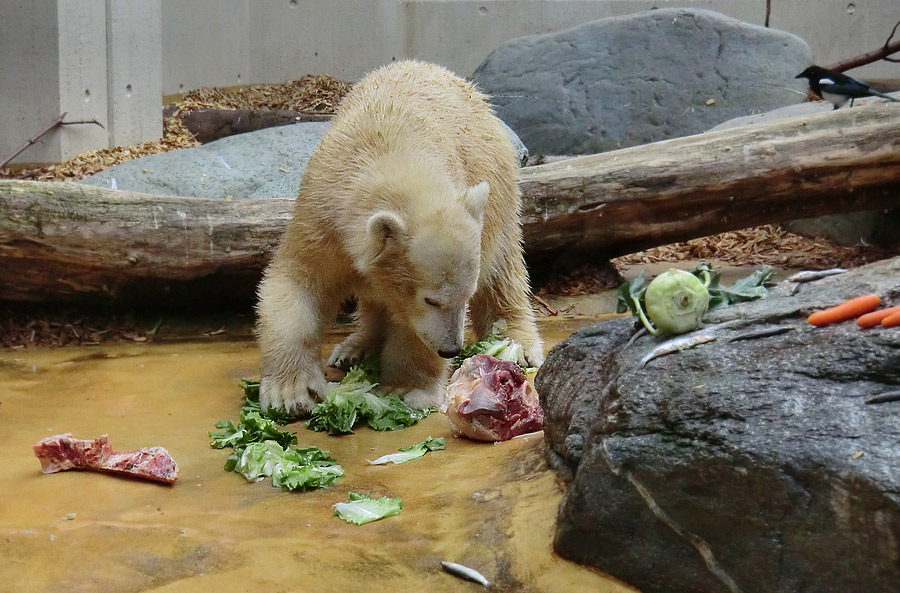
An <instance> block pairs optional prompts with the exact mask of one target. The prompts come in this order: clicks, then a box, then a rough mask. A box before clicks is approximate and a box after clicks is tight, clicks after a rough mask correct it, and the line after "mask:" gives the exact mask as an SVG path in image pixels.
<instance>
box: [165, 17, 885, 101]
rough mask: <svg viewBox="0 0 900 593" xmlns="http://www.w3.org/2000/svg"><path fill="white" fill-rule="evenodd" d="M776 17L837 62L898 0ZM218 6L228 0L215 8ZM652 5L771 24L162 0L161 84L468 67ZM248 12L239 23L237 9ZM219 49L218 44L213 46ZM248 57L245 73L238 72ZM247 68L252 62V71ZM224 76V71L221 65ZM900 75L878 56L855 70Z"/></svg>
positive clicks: (168, 89)
mask: <svg viewBox="0 0 900 593" xmlns="http://www.w3.org/2000/svg"><path fill="white" fill-rule="evenodd" d="M772 4H773V6H772V13H771V16H770V26H771V27H773V28H777V29H782V30H784V31H788V32H791V33H794V34H796V35H798V36H800V37H802V38H803V39H805V40H806V41H807V42H808V43H809V44H810V46H811V47H812V49H813V54H814V55H815V56H816V60H817V62H819V63H821V64H830V63H833V62H836V61H838V60H841V59H845V58H847V57H851V56H855V55H858V54H861V53H864V52H866V51H870V50H872V49H875V48H877V47H880V46H881V45H882V44H883V43H884V41H885V39H886V38H887V36H888V34H889V33H890V30H891V27H892V26H893V24H894V23H895V22H897V21H898V20H900V0H856V1H855V2H854V1H853V0H772ZM211 5H218V8H213V6H211ZM654 7H657V8H663V7H693V8H706V9H710V10H716V11H718V12H721V13H723V14H726V15H729V16H732V17H734V18H737V19H740V20H743V21H746V22H750V23H754V24H758V25H762V24H764V22H765V11H766V2H765V0H340V1H335V0H222V1H221V2H212V1H210V0H163V29H164V37H165V39H166V43H165V46H164V54H165V55H164V64H165V70H164V72H163V89H164V92H165V93H166V94H175V93H179V92H182V91H184V90H190V89H192V88H196V87H199V86H203V85H210V84H211V85H217V86H228V85H234V84H244V83H249V82H282V81H286V80H293V79H296V78H297V77H299V76H302V75H303V74H309V73H327V74H331V75H333V76H337V77H339V78H343V79H346V80H357V79H359V78H360V77H361V76H362V75H363V74H365V73H366V72H368V71H369V70H372V69H373V68H376V67H378V66H380V65H382V64H385V63H388V62H390V61H392V60H396V59H402V58H408V57H416V58H420V59H424V60H429V61H434V62H437V63H440V64H443V65H444V66H447V67H448V68H450V69H452V70H454V71H456V72H458V73H459V74H462V75H466V76H467V75H469V74H471V73H472V71H473V70H474V69H475V68H476V67H477V66H478V64H480V63H481V61H482V60H483V59H484V57H485V56H486V55H487V54H488V53H490V52H491V51H492V50H494V49H496V48H497V47H498V46H499V45H501V44H502V43H503V42H504V41H506V40H508V39H511V38H514V37H518V36H521V35H531V34H535V33H543V32H548V31H558V30H560V29H564V28H566V27H571V26H574V25H578V24H581V23H584V22H587V21H590V20H593V19H598V18H604V17H608V16H618V15H624V14H630V13H634V12H639V11H643V10H650V9H652V8H654ZM235 15H240V17H239V18H241V19H243V21H242V22H243V25H244V27H243V28H241V23H239V22H235V21H236V20H237V17H236V16H235ZM212 48H216V49H212ZM245 63H246V64H247V68H248V70H245V71H244V72H243V73H242V74H243V76H242V77H241V78H240V81H238V77H237V74H238V72H237V71H238V70H239V69H243V68H244V64H245ZM247 72H251V73H252V74H250V75H249V78H248V74H247ZM220 74H221V75H220ZM854 74H857V75H859V76H863V77H872V78H900V67H898V66H897V65H895V64H889V63H887V62H880V63H877V64H873V65H870V66H866V67H864V68H861V69H858V70H856V71H854Z"/></svg>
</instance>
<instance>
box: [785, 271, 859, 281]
mask: <svg viewBox="0 0 900 593" xmlns="http://www.w3.org/2000/svg"><path fill="white" fill-rule="evenodd" d="M846 271H847V270H845V269H844V268H831V269H830V270H804V271H802V272H797V273H796V274H794V275H793V276H790V277H789V278H788V279H787V280H788V282H814V281H816V280H821V279H822V278H828V277H829V276H837V275H838V274H843V273H844V272H846Z"/></svg>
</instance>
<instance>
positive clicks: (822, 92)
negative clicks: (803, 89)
mask: <svg viewBox="0 0 900 593" xmlns="http://www.w3.org/2000/svg"><path fill="white" fill-rule="evenodd" d="M794 78H805V79H807V80H808V81H809V88H811V89H812V92H814V93H815V94H817V95H819V96H820V97H822V98H823V99H825V100H826V101H828V102H829V103H831V104H832V105H834V108H835V109H837V108H839V107H842V106H843V105H844V104H845V103H846V102H847V101H848V100H849V101H850V107H853V101H854V99H859V98H860V97H882V98H884V99H887V100H888V101H894V102H898V100H897V99H895V98H894V97H891V96H890V95H885V94H884V93H879V92H878V91H873V90H872V89H870V88H869V85H867V84H866V83H864V82H861V81H859V80H856V79H855V78H850V77H849V76H847V75H846V74H841V73H840V72H834V71H832V70H826V69H825V68H822V67H820V66H810V67H809V68H807V69H806V70H804V71H803V72H801V73H800V74H798V75H797V76H795V77H794Z"/></svg>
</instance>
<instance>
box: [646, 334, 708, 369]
mask: <svg viewBox="0 0 900 593" xmlns="http://www.w3.org/2000/svg"><path fill="white" fill-rule="evenodd" d="M716 339H717V338H716V336H714V335H712V334H711V333H708V332H703V333H699V334H692V335H688V336H682V337H680V338H675V339H674V340H669V341H668V342H663V343H662V344H660V345H659V346H657V347H656V348H654V349H653V350H651V351H650V352H649V353H647V355H646V356H644V358H642V359H641V364H640V365H639V366H644V365H646V364H647V363H648V362H650V361H651V360H653V359H654V358H659V357H660V356H665V355H666V354H672V353H674V352H681V351H682V350H689V349H691V348H693V347H695V346H699V345H700V344H706V343H707V342H714V341H716Z"/></svg>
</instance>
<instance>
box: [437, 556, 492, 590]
mask: <svg viewBox="0 0 900 593" xmlns="http://www.w3.org/2000/svg"><path fill="white" fill-rule="evenodd" d="M441 566H443V567H444V570H446V571H447V572H448V573H450V574H452V575H453V576H455V577H459V578H461V579H466V580H467V581H474V582H476V583H479V584H481V585H484V586H485V587H490V586H491V582H490V581H489V580H487V579H486V578H484V575H483V574H481V573H480V572H478V571H477V570H475V569H474V568H469V567H468V566H463V565H462V564H457V563H456V562H447V561H446V560H443V561H441Z"/></svg>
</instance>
